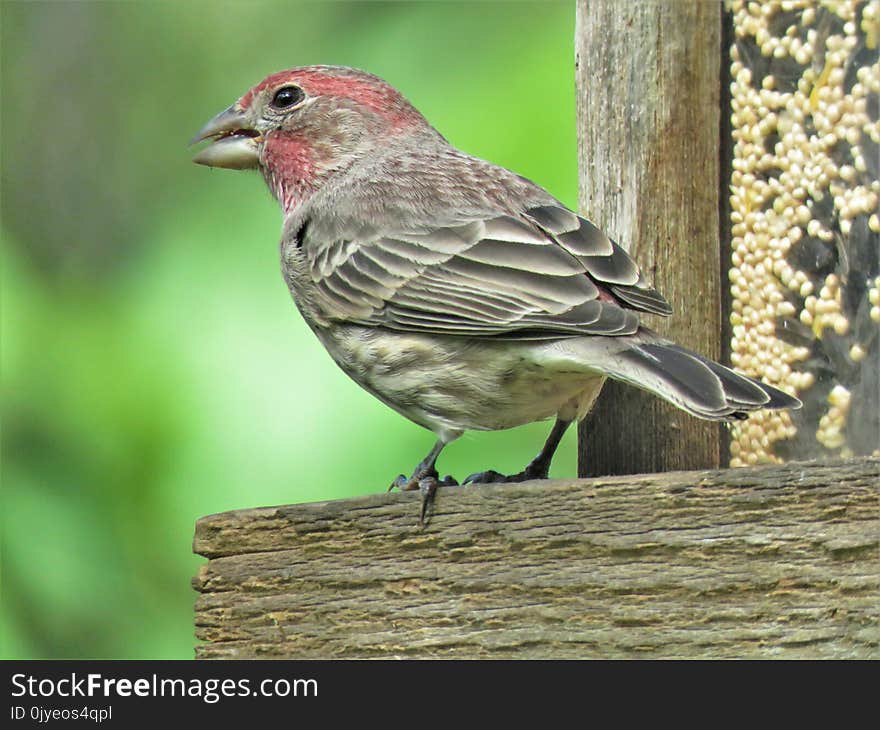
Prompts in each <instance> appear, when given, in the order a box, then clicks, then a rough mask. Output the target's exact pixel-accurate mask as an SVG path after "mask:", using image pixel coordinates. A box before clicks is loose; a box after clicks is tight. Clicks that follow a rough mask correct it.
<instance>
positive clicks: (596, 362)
mask: <svg viewBox="0 0 880 730" xmlns="http://www.w3.org/2000/svg"><path fill="white" fill-rule="evenodd" d="M602 340H604V345H605V346H604V347H602V348H595V349H594V347H592V346H591V345H592V344H596V345H598V344H599V343H598V342H597V339H596V338H585V341H584V344H586V345H587V346H588V347H590V351H591V352H590V358H589V359H590V360H591V362H592V364H593V366H594V367H596V369H598V370H600V371H601V372H603V373H605V374H607V375H609V376H610V377H612V378H615V379H617V380H622V381H624V382H626V383H629V384H631V385H634V386H636V387H637V388H642V389H643V390H647V391H649V392H651V393H654V394H655V395H658V396H660V397H661V398H663V399H665V400H667V401H669V402H670V403H672V404H674V405H676V406H678V407H679V408H681V409H683V410H685V411H687V412H688V413H690V414H692V415H694V416H697V417H699V418H706V419H709V420H730V419H738V418H746V417H747V416H748V414H749V412H751V411H756V410H760V409H762V408H771V409H776V408H800V406H801V402H800V401H799V400H798V399H797V398H795V397H793V396H791V395H789V394H788V393H784V392H783V391H781V390H779V389H778V388H774V387H773V386H772V385H767V384H766V383H762V382H760V381H758V380H755V379H754V378H750V377H748V376H746V375H741V374H740V373H736V372H734V371H733V370H731V369H730V368H728V367H725V366H724V365H721V364H719V363H717V362H714V361H712V360H710V359H708V358H706V357H703V356H702V355H699V354H697V353H696V352H692V351H691V350H688V349H686V348H684V347H680V346H679V345H676V344H674V343H672V342H670V341H668V340H664V339H662V338H661V337H660V336H659V335H657V334H655V333H654V332H652V331H651V330H648V329H645V328H642V329H640V330H639V332H638V334H636V335H634V336H632V337H621V338H617V337H614V338H610V337H609V338H602ZM590 341H591V342H590Z"/></svg>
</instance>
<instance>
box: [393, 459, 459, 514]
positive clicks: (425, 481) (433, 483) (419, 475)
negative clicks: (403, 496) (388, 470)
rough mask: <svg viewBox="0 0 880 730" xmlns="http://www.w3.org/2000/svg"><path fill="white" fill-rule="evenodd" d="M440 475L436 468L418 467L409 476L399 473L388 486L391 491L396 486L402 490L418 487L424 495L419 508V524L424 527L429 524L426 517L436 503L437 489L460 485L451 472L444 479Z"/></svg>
mask: <svg viewBox="0 0 880 730" xmlns="http://www.w3.org/2000/svg"><path fill="white" fill-rule="evenodd" d="M438 476H439V475H438V473H437V470H436V469H431V470H430V471H424V472H422V471H421V470H418V469H417V470H416V471H415V472H414V473H413V475H412V476H411V477H409V478H407V477H406V476H405V475H403V474H400V475H398V477H397V478H396V479H395V480H394V481H393V482H391V486H390V487H388V491H389V492H390V491H391V490H392V489H394V488H395V487H396V488H397V489H399V490H400V491H402V492H411V491H414V490H416V489H418V490H419V492H420V493H421V495H422V506H421V509H420V510H419V524H421V525H422V527H424V526H425V525H426V524H427V519H426V518H427V515H428V509H429V508H430V507H431V505H433V504H434V495H435V494H436V493H437V490H438V489H439V488H440V487H457V486H458V482H457V481H456V480H455V478H453V477H452V476H450V475H449V474H447V475H446V476H445V477H443V478H442V479H438V478H437V477H438Z"/></svg>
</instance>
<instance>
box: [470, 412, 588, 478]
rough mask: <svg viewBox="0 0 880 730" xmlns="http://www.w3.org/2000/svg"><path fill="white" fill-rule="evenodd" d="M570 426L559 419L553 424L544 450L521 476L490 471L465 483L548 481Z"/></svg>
mask: <svg viewBox="0 0 880 730" xmlns="http://www.w3.org/2000/svg"><path fill="white" fill-rule="evenodd" d="M570 424H571V421H563V420H562V419H561V418H557V419H556V423H554V424H553V428H552V429H551V430H550V435H549V436H548V437H547V440H546V441H545V442H544V448H543V449H541V453H540V454H538V455H537V456H536V457H535V458H534V459H532V460H531V461H530V462H529V465H528V466H527V467H526V468H525V469H523V470H522V471H521V472H520V473H519V474H511V475H510V476H506V475H504V474H499V473H498V472H497V471H494V470H493V469H489V470H488V471H481V472H479V473H477V474H471V475H470V476H469V477H468V478H467V479H465V480H464V483H465V484H492V483H495V482H524V481H526V480H528V479H546V478H547V476H548V475H549V474H550V462H551V461H552V460H553V455H554V454H555V453H556V449H557V448H559V442H560V441H562V437H563V436H564V435H565V431H566V429H568V427H569V425H570Z"/></svg>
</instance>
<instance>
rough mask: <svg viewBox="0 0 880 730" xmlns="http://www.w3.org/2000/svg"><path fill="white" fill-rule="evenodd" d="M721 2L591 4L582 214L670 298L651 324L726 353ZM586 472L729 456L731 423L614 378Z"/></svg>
mask: <svg viewBox="0 0 880 730" xmlns="http://www.w3.org/2000/svg"><path fill="white" fill-rule="evenodd" d="M721 14H722V8H721V3H720V2H714V3H713V2H701V1H700V0H687V1H680V2H669V1H668V0H640V2H620V1H619V0H578V3H577V30H576V39H575V47H576V55H577V109H578V149H579V153H578V156H579V166H580V191H581V192H580V206H581V211H582V213H584V214H585V215H586V216H587V217H588V218H589V219H590V220H592V221H593V222H594V223H596V225H598V226H599V227H600V228H602V229H603V230H605V231H606V232H608V233H609V234H610V235H611V237H612V238H614V239H615V240H617V242H618V243H620V244H621V245H622V246H623V247H624V248H626V249H627V250H628V251H629V252H630V253H632V254H634V256H635V258H636V260H637V261H638V262H639V264H640V265H641V267H642V270H643V271H645V272H646V274H647V276H648V278H649V279H650V280H651V281H652V282H653V283H654V284H655V286H657V288H658V289H659V290H660V291H661V292H662V293H663V294H664V295H665V296H666V297H667V298H668V299H669V301H670V303H671V304H672V308H673V314H672V316H671V317H670V318H668V319H662V318H659V317H653V318H652V317H646V318H645V322H646V324H648V326H650V327H652V328H653V329H656V330H658V331H659V332H661V333H662V334H665V335H669V336H670V337H672V338H673V339H675V340H676V341H678V342H679V343H680V344H682V345H686V346H687V347H690V348H691V349H694V350H696V351H698V352H700V353H702V354H704V355H708V356H710V357H712V358H715V359H717V358H718V357H719V355H720V353H721V331H722V326H721V283H720V271H721V264H720V261H719V224H718V215H719V135H720V132H719V125H720V120H719V79H720V56H721V53H720V47H721V45H720V44H721V38H720V34H721ZM579 440H580V446H579V469H578V473H579V474H580V475H581V476H592V475H599V474H632V473H642V472H657V471H668V470H671V469H698V468H706V467H715V466H719V465H720V463H721V427H720V426H719V425H718V424H716V423H710V422H706V421H700V420H698V419H696V418H693V417H691V416H688V415H687V414H685V413H683V412H682V411H680V410H678V409H676V408H674V407H672V406H670V405H667V404H666V403H664V402H662V401H660V400H659V399H657V398H656V397H654V396H651V395H648V394H646V393H643V392H642V391H639V390H636V389H635V388H632V387H631V386H626V385H621V384H618V383H615V382H609V383H607V384H606V385H605V388H604V389H603V392H602V395H601V396H600V397H599V401H598V403H597V404H596V407H595V409H594V411H593V414H592V415H591V417H590V418H589V419H587V421H585V422H584V423H583V424H582V425H581V428H580V431H579Z"/></svg>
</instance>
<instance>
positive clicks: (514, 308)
mask: <svg viewBox="0 0 880 730" xmlns="http://www.w3.org/2000/svg"><path fill="white" fill-rule="evenodd" d="M202 140H210V144H209V145H208V146H207V147H205V148H204V149H202V150H201V151H200V152H198V153H197V154H196V155H195V157H194V158H193V161H194V162H197V163H199V164H202V165H208V166H211V167H227V168H233V169H258V170H259V171H260V172H261V173H262V175H263V177H264V179H265V180H266V183H267V185H268V186H269V189H270V190H271V191H272V193H273V194H274V196H275V197H276V198H277V200H278V202H279V203H280V205H281V209H282V213H283V225H282V233H281V244H280V253H281V269H282V272H283V275H284V279H285V281H286V282H287V285H288V287H289V289H290V292H291V294H292V295H293V299H294V301H295V303H296V305H297V307H298V308H299V310H300V312H301V313H302V315H303V317H304V318H305V320H306V322H307V323H308V325H309V327H311V329H312V331H314V333H315V334H316V335H317V337H318V339H319V340H320V341H321V343H322V344H323V345H324V347H325V348H326V349H327V351H328V352H329V353H330V355H331V357H332V358H333V359H334V360H335V361H336V363H337V364H338V365H339V367H341V368H342V369H343V370H344V371H345V372H346V373H347V374H348V375H349V376H350V377H351V378H353V379H354V380H355V382H357V383H358V384H359V385H361V386H362V387H363V388H365V389H366V390H368V391H369V392H370V393H372V394H373V395H375V396H376V397H377V398H379V399H380V400H381V401H382V402H383V403H386V404H387V405H389V406H391V407H392V408H394V409H395V410H396V411H398V412H399V413H401V414H402V415H404V416H406V417H407V418H409V419H410V420H412V421H414V422H415V423H418V424H419V425H421V426H424V427H425V428H428V429H430V430H431V431H433V432H434V433H435V434H436V436H437V442H436V444H435V446H434V448H432V449H431V451H430V453H429V454H428V455H427V456H426V457H425V458H424V459H423V460H422V461H421V462H420V463H419V464H418V466H417V467H416V468H415V470H414V471H413V472H412V475H411V476H410V477H406V476H404V475H401V476H399V477H398V478H397V479H396V480H395V481H394V483H393V484H392V486H398V487H400V488H402V489H420V490H421V491H422V515H421V518H422V521H424V517H425V509H426V507H427V505H428V504H429V503H430V501H431V499H432V497H433V494H434V492H435V490H436V489H437V487H438V485H440V484H443V483H455V482H454V480H453V479H451V477H447V478H446V479H445V480H443V481H442V482H441V481H439V480H438V473H437V470H436V468H435V464H436V461H437V457H438V455H439V454H440V452H441V450H442V449H443V447H444V446H446V444H448V443H449V442H451V441H453V440H454V439H456V438H458V437H459V436H461V435H462V433H463V432H464V431H466V430H469V429H474V430H482V431H485V430H497V429H504V428H511V427H513V426H519V425H521V424H524V423H529V422H531V421H537V420H543V419H547V418H551V417H555V418H556V422H555V425H554V426H553V429H552V430H551V432H550V436H549V438H548V439H547V442H546V444H545V445H544V448H543V449H542V450H541V452H540V453H539V454H538V456H537V457H535V459H533V460H532V461H531V463H529V464H528V466H526V467H525V469H523V471H521V472H520V473H518V474H514V475H512V476H505V475H502V474H499V473H497V472H495V471H491V470H490V471H484V472H481V473H478V474H473V475H471V476H470V477H468V479H467V480H466V482H476V483H480V482H498V481H521V480H524V479H536V478H546V477H547V475H548V471H549V467H550V461H551V459H552V458H553V454H554V452H555V451H556V448H557V446H558V445H559V442H560V440H561V438H562V435H563V434H564V432H565V430H566V428H567V427H568V425H569V424H570V423H571V422H572V421H574V420H575V419H582V418H583V417H584V416H585V415H586V414H587V412H588V411H589V409H590V407H591V406H592V404H593V402H594V401H595V399H596V396H597V395H598V393H599V390H600V388H601V387H602V383H603V382H604V379H605V378H606V377H611V378H615V379H617V380H622V381H625V382H627V383H630V384H632V385H634V386H636V387H638V388H643V389H645V390H648V391H650V392H652V393H655V394H656V395H658V396H660V397H661V398H665V399H666V400H668V401H670V402H671V403H673V404H675V405H676V406H678V407H679V408H681V409H683V410H685V411H687V412H688V413H691V414H692V415H694V416H698V417H700V418H706V419H713V420H723V419H731V418H742V417H744V415H745V414H746V413H748V412H749V411H753V410H756V409H759V408H796V407H798V406H799V405H800V402H799V401H798V400H797V399H795V398H793V397H791V396H790V395H787V394H786V393H783V392H782V391H780V390H777V389H776V388H773V387H771V386H769V385H765V384H763V383H760V382H758V381H756V380H753V379H751V378H748V377H745V376H743V375H739V374H737V373H735V372H733V371H732V370H729V369H728V368H726V367H724V366H723V365H719V364H718V363H716V362H713V361H711V360H709V359H707V358H704V357H702V356H701V355H698V354H697V353H694V352H690V351H688V350H686V349H684V348H682V347H679V346H677V345H675V344H674V343H673V342H671V341H669V340H666V339H664V338H662V337H660V336H659V335H658V334H656V333H655V332H652V331H651V330H650V329H648V328H647V327H644V326H642V325H641V324H640V322H639V314H640V313H641V312H647V313H651V314H660V315H668V314H670V312H671V309H670V307H669V305H668V304H667V302H666V300H665V299H664V298H663V297H662V296H661V295H660V294H659V293H658V292H657V291H656V290H655V289H654V288H653V287H652V286H651V285H650V284H649V283H648V282H647V281H646V280H645V277H644V276H643V275H642V274H641V273H640V272H639V268H638V266H636V264H635V263H634V262H633V261H632V259H630V257H629V256H628V255H627V253H626V252H625V251H624V250H623V249H622V248H621V247H620V246H618V245H617V244H616V243H615V242H614V241H612V240H610V239H609V238H608V237H607V236H605V235H604V234H603V233H602V232H601V231H600V230H599V229H598V228H596V227H595V226H594V225H593V224H592V223H590V222H589V221H587V220H585V219H584V218H582V217H580V216H578V215H577V214H575V213H573V212H572V211H570V210H568V209H567V208H566V207H565V206H564V205H563V204H562V203H560V202H559V201H558V200H556V199H555V198H553V196H551V195H550V194H549V193H547V192H546V191H545V190H543V189H542V188H541V187H539V186H538V185H536V184H535V183H533V182H531V181H529V180H527V179H525V178H523V177H520V176H519V175H516V174H514V173H513V172H510V171H509V170H506V169H504V168H502V167H498V166H496V165H493V164H491V163H489V162H486V161H484V160H480V159H477V158H475V157H471V156H470V155H467V154H465V153H464V152H461V151H459V150H457V149H455V148H454V147H453V146H452V145H450V144H449V143H448V142H447V141H446V140H445V139H444V138H443V137H442V136H441V135H440V134H439V133H438V132H437V131H436V130H435V129H434V128H433V127H432V126H431V125H430V124H429V123H428V122H427V121H426V120H425V118H424V117H423V116H422V115H421V114H420V113H419V112H418V111H417V110H416V109H415V108H414V107H413V106H412V105H411V104H410V103H409V102H408V101H407V100H406V99H404V97H403V96H402V95H401V94H400V93H399V92H398V91H396V90H395V89H393V88H392V87H391V86H389V85H388V84H387V83H385V82H384V81H382V80H381V79H379V78H377V77H376V76H373V75H371V74H368V73H364V72H363V71H357V70H354V69H350V68H343V67H334V66H310V67H304V68H296V69H291V70H289V71H282V72H280V73H276V74H273V75H271V76H269V77H268V78H266V79H265V80H264V81H262V82H260V83H259V84H257V85H256V86H254V87H253V88H252V89H250V91H248V92H247V93H246V94H245V95H244V96H242V97H241V98H240V99H239V100H238V101H236V102H235V103H234V104H233V105H232V106H230V107H229V108H228V109H226V110H225V111H223V112H221V113H220V114H218V115H217V116H216V117H214V118H213V119H212V120H211V121H209V122H208V123H207V124H206V125H205V126H204V127H203V128H202V129H201V130H200V131H199V132H198V134H196V136H195V138H194V139H193V143H195V142H199V141H202Z"/></svg>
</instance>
